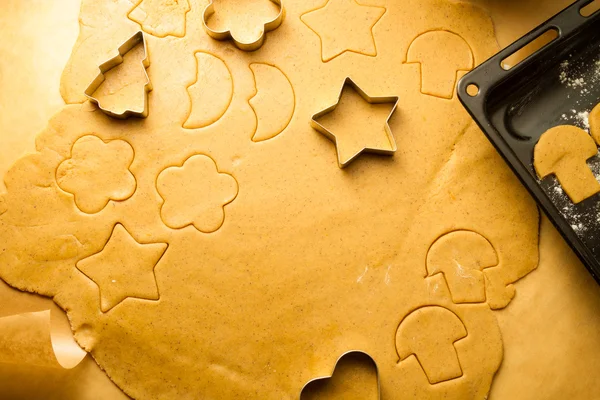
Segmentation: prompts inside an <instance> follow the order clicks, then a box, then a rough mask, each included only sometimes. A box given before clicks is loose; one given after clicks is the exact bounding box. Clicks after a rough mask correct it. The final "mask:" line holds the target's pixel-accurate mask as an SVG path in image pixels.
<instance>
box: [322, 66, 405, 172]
mask: <svg viewBox="0 0 600 400" xmlns="http://www.w3.org/2000/svg"><path fill="white" fill-rule="evenodd" d="M346 86H350V87H352V88H353V89H354V90H355V91H356V92H357V93H358V94H359V95H360V96H361V97H362V98H363V99H364V100H365V101H366V102H367V103H369V104H385V103H394V106H393V107H392V110H391V111H390V114H389V115H388V117H387V119H386V120H385V133H386V134H387V138H388V140H389V142H390V145H391V149H377V148H371V147H363V148H362V150H360V151H359V152H357V153H356V154H355V155H354V156H352V157H351V158H350V159H348V160H346V161H342V160H341V158H340V153H339V152H338V164H339V166H340V168H345V167H347V166H348V165H349V164H350V163H351V162H352V161H354V160H355V159H356V158H357V157H358V156H360V155H361V154H362V153H372V154H383V155H394V153H395V152H396V150H398V146H397V145H396V139H394V135H393V134H392V129H391V128H390V123H389V122H390V119H391V118H392V115H394V112H395V111H396V108H397V107H398V100H399V98H398V96H383V97H374V96H369V95H368V94H367V93H365V91H364V90H362V89H361V88H360V87H359V86H358V85H357V84H356V82H354V81H353V80H352V78H350V77H347V78H346V79H345V80H344V83H343V84H342V89H341V90H340V94H339V96H338V99H337V101H336V102H335V103H334V104H333V105H332V106H330V107H327V108H326V109H324V110H322V111H319V112H318V113H316V114H314V115H313V116H312V118H311V120H310V125H311V126H312V127H313V128H314V129H316V130H317V131H319V132H320V133H322V134H323V135H325V136H326V137H327V138H328V139H329V140H331V141H332V142H333V143H335V145H336V147H337V139H336V136H335V134H334V133H333V132H331V131H330V130H329V129H327V128H326V127H325V126H323V125H321V124H320V123H319V122H318V121H317V120H318V119H319V118H321V117H322V116H324V115H326V114H329V113H330V112H332V111H333V110H335V109H336V108H337V106H338V105H339V104H340V101H341V99H342V94H343V92H344V88H345V87H346Z"/></svg>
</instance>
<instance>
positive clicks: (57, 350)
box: [0, 310, 87, 369]
mask: <svg viewBox="0 0 600 400" xmlns="http://www.w3.org/2000/svg"><path fill="white" fill-rule="evenodd" d="M0 338H1V339H0V363H5V364H20V365H23V364H26V365H33V366H38V367H51V368H63V369H72V368H75V367H76V366H77V365H79V363H80V362H81V361H82V360H83V359H84V358H85V356H86V354H87V353H86V352H85V351H84V350H82V349H81V348H80V347H79V346H78V345H77V343H75V341H74V340H73V337H72V336H69V335H65V334H61V333H59V332H58V331H57V330H56V329H53V327H52V324H51V320H50V310H46V311H40V312H30V313H23V314H16V315H11V316H8V317H3V318H0Z"/></svg>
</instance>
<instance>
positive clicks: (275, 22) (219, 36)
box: [202, 0, 285, 51]
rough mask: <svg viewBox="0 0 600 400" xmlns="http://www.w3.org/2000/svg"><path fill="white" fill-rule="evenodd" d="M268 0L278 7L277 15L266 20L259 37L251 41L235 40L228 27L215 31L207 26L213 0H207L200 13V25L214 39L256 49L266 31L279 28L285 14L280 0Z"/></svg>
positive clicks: (246, 48)
mask: <svg viewBox="0 0 600 400" xmlns="http://www.w3.org/2000/svg"><path fill="white" fill-rule="evenodd" d="M270 1H271V3H273V4H275V5H276V6H277V7H278V8H279V13H278V14H277V16H276V17H275V18H274V19H272V20H270V21H267V22H266V23H265V24H264V27H263V30H262V32H261V34H260V36H259V38H258V39H256V40H255V41H253V42H249V43H247V42H242V41H240V40H237V39H236V38H235V37H234V36H233V35H232V33H231V30H230V29H225V30H222V31H217V30H214V29H211V28H210V27H209V26H208V20H209V18H210V16H211V15H213V14H214V13H215V4H214V0H210V1H209V3H208V5H207V6H206V8H205V9H204V12H203V13H202V25H203V26H204V30H206V33H208V35H209V36H210V37H212V38H213V39H216V40H228V39H231V40H232V41H233V43H234V44H235V45H236V47H237V48H238V49H240V50H243V51H255V50H258V49H260V47H261V46H262V45H263V43H264V42H265V36H266V34H267V32H270V31H273V30H275V29H277V28H279V26H280V25H281V23H282V22H283V18H284V14H285V11H284V8H283V2H282V0H270Z"/></svg>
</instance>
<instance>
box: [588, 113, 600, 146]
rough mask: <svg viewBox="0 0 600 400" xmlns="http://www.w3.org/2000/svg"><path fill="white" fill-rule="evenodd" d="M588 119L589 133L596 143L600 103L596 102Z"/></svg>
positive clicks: (598, 133) (599, 133)
mask: <svg viewBox="0 0 600 400" xmlns="http://www.w3.org/2000/svg"><path fill="white" fill-rule="evenodd" d="M589 121H590V133H591V134H592V137H593V138H594V140H595V141H596V143H598V144H600V103H598V104H597V105H596V107H594V109H593V110H592V112H591V113H590V118H589Z"/></svg>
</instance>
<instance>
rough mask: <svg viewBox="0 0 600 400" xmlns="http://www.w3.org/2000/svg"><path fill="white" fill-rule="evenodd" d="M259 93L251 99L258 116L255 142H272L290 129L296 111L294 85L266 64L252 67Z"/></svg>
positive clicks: (274, 68)
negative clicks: (269, 140) (288, 127)
mask: <svg viewBox="0 0 600 400" xmlns="http://www.w3.org/2000/svg"><path fill="white" fill-rule="evenodd" d="M250 69H251V70H252V73H253V74H254V80H255V84H256V94H255V95H254V96H253V97H252V98H251V99H250V100H249V103H250V107H252V110H253V111H254V115H255V116H256V130H255V131H254V134H253V135H252V141H254V142H262V141H264V140H268V139H272V138H274V137H275V136H277V135H279V134H280V133H281V132H283V131H284V130H285V128H287V126H288V125H289V124H290V121H291V120H292V116H293V115H294V111H295V109H296V96H295V94H294V89H293V87H292V83H291V82H290V80H289V79H288V77H287V76H286V75H285V74H284V73H283V71H281V70H280V69H279V68H277V67H275V66H273V65H269V64H263V63H254V64H251V65H250Z"/></svg>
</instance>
